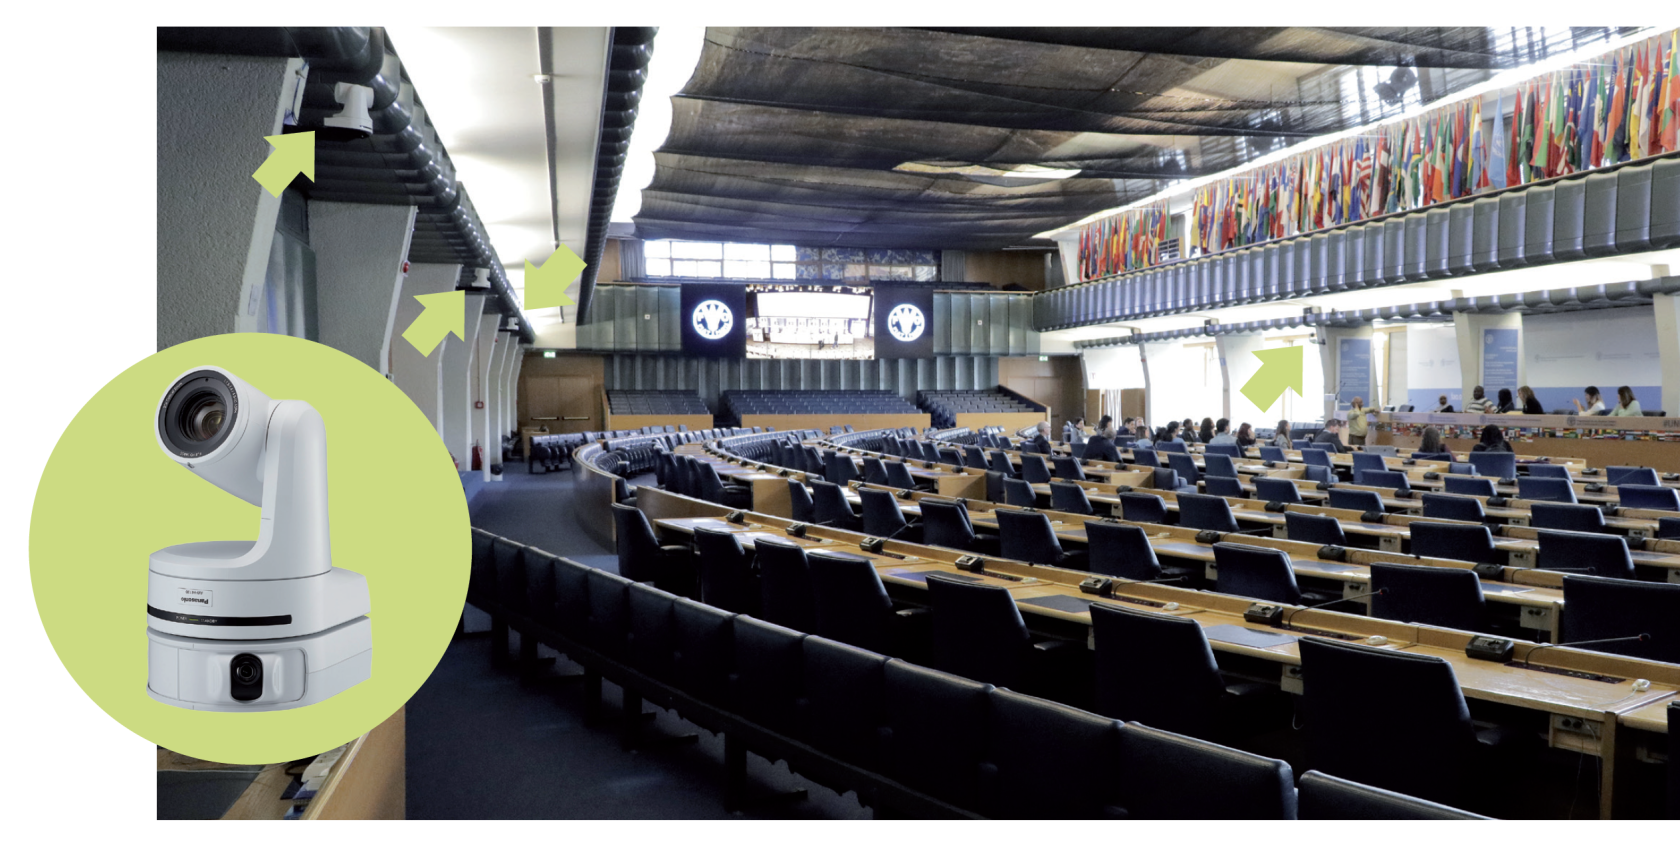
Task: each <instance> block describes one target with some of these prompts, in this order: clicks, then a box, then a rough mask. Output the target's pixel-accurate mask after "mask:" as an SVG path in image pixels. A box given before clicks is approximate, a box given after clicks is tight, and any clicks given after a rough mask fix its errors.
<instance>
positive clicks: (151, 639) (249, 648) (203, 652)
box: [146, 616, 373, 713]
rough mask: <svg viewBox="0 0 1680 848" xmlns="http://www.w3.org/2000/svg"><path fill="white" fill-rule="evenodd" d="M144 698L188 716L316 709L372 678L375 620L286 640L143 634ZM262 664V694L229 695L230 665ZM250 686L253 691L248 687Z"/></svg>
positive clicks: (360, 620) (344, 625) (231, 682)
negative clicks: (246, 659)
mask: <svg viewBox="0 0 1680 848" xmlns="http://www.w3.org/2000/svg"><path fill="white" fill-rule="evenodd" d="M146 638H147V642H148V644H147V654H148V668H147V680H146V694H148V695H150V696H151V697H152V699H153V700H156V701H159V702H161V703H164V704H168V705H170V706H172V707H181V708H182V709H189V710H209V711H215V712H231V713H254V712H267V711H270V710H289V709H294V708H297V707H306V706H309V705H310V704H317V703H320V702H321V701H324V700H326V699H328V698H331V697H332V696H334V695H337V694H338V693H340V692H343V691H344V690H346V689H349V688H350V687H352V686H355V685H356V684H358V683H360V682H362V681H364V680H367V679H368V678H369V677H370V676H371V675H372V673H373V622H372V621H371V620H369V619H368V618H367V617H366V616H363V617H360V618H356V619H354V620H351V621H347V622H345V623H343V624H340V625H338V626H336V627H331V628H328V629H326V630H322V631H320V632H319V633H311V634H309V635H306V636H294V637H291V638H288V639H245V640H236V639H200V638H194V637H189V636H176V635H172V634H169V633H163V632H160V631H158V630H154V629H152V628H147V629H146ZM241 655H249V656H251V657H255V658H256V659H257V660H258V661H260V663H261V666H262V669H261V677H260V689H259V692H260V694H258V695H257V697H256V698H254V699H252V700H247V701H241V700H236V699H235V698H234V697H233V677H232V663H233V660H234V658H235V657H238V656H241ZM248 688H251V687H248Z"/></svg>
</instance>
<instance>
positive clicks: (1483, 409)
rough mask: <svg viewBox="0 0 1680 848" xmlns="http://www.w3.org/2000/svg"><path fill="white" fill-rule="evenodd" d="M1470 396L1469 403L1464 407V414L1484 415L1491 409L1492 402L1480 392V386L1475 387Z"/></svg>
mask: <svg viewBox="0 0 1680 848" xmlns="http://www.w3.org/2000/svg"><path fill="white" fill-rule="evenodd" d="M1470 394H1471V395H1472V398H1471V400H1470V402H1469V403H1466V404H1465V405H1464V411H1465V412H1468V413H1470V414H1472V415H1485V414H1487V412H1488V411H1490V410H1491V409H1493V402H1492V401H1489V400H1488V399H1487V395H1486V394H1485V393H1484V392H1483V391H1482V387H1481V386H1477V387H1476V388H1475V390H1474V391H1472V392H1471V393H1470Z"/></svg>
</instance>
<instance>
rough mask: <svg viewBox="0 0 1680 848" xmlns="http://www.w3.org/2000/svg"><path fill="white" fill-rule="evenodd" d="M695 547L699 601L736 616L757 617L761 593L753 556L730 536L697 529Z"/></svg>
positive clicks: (722, 532) (736, 539)
mask: <svg viewBox="0 0 1680 848" xmlns="http://www.w3.org/2000/svg"><path fill="white" fill-rule="evenodd" d="M694 546H695V548H696V549H697V551H698V552H699V555H700V556H699V558H700V600H701V602H703V603H705V604H708V605H710V606H714V607H717V608H718V609H722V610H728V611H730V612H735V613H747V614H748V615H755V614H757V613H758V604H759V597H760V590H759V587H758V575H757V574H754V573H753V568H752V555H751V554H748V553H747V551H746V549H745V548H743V547H741V540H740V539H738V538H736V536H735V534H733V533H726V532H724V531H721V530H712V529H710V528H706V527H697V528H695V530H694Z"/></svg>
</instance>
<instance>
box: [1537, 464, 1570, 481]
mask: <svg viewBox="0 0 1680 848" xmlns="http://www.w3.org/2000/svg"><path fill="white" fill-rule="evenodd" d="M1528 475H1529V476H1530V477H1552V478H1556V479H1558V480H1571V479H1574V478H1573V477H1572V476H1571V475H1570V473H1569V467H1568V466H1565V465H1552V464H1550V463H1545V462H1531V463H1529V464H1528Z"/></svg>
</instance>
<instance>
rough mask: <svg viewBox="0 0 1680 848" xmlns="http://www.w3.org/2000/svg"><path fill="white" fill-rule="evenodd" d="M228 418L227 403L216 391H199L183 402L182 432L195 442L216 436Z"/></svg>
mask: <svg viewBox="0 0 1680 848" xmlns="http://www.w3.org/2000/svg"><path fill="white" fill-rule="evenodd" d="M226 419H227V405H226V404H224V403H222V399H221V398H220V397H219V396H217V394H216V393H215V392H209V391H202V392H197V393H195V394H193V395H192V396H191V397H188V398H187V399H186V401H185V402H184V403H182V404H181V422H180V423H181V433H182V435H184V436H186V437H187V438H189V439H191V440H193V441H195V442H204V441H209V440H210V439H213V438H215V436H216V434H217V433H219V432H221V430H222V422H223V421H225V420H226Z"/></svg>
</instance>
